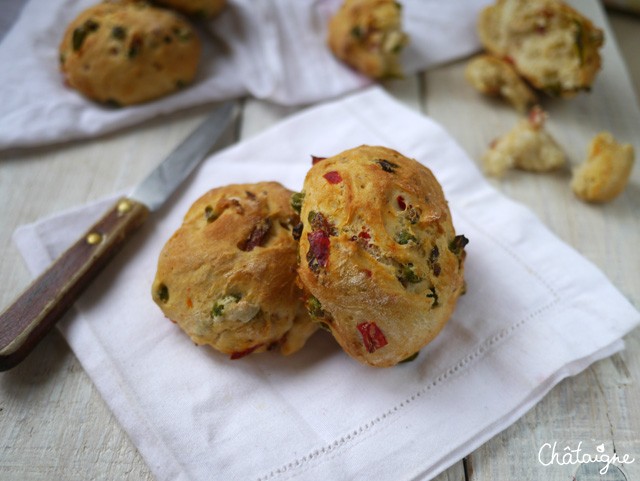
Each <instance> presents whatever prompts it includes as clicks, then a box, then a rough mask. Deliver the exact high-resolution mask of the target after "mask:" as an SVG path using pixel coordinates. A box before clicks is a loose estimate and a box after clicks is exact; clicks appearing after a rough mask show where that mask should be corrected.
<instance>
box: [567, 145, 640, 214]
mask: <svg viewBox="0 0 640 481" xmlns="http://www.w3.org/2000/svg"><path fill="white" fill-rule="evenodd" d="M634 158H635V154H634V150H633V146H632V145H631V144H620V143H618V142H617V141H616V140H615V139H614V137H613V135H611V134H610V133H609V132H600V133H599V134H598V135H596V136H595V137H594V138H593V139H592V140H591V143H590V144H589V147H588V153H587V159H586V160H585V162H584V163H583V164H582V165H580V166H578V167H577V168H576V169H575V170H574V172H573V178H572V180H571V188H572V189H573V192H574V193H575V195H576V196H577V197H578V198H580V199H582V200H584V201H587V202H608V201H610V200H612V199H614V198H615V197H617V196H618V195H620V193H621V192H622V191H623V190H624V189H625V187H626V185H627V183H628V181H629V176H630V175H631V169H632V168H633V162H634Z"/></svg>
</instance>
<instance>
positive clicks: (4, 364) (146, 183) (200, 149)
mask: <svg viewBox="0 0 640 481" xmlns="http://www.w3.org/2000/svg"><path fill="white" fill-rule="evenodd" d="M235 112H236V109H235V102H233V101H229V102H226V103H223V104H221V105H220V106H218V107H217V108H216V109H215V110H214V111H213V112H212V113H211V114H210V115H209V116H208V117H207V118H206V119H205V120H204V122H202V124H201V125H200V126H198V127H197V128H196V130H194V131H193V133H191V134H190V135H189V136H188V137H187V138H186V139H185V140H184V141H183V142H182V143H181V144H180V145H179V146H178V147H177V148H176V149H175V150H174V151H173V152H172V153H171V154H169V156H167V157H166V158H165V159H164V160H163V161H162V162H161V163H160V164H159V165H158V166H157V167H156V168H155V169H154V170H152V171H151V173H149V175H148V176H147V177H146V178H145V179H144V180H143V181H142V182H141V183H140V184H139V185H138V186H137V187H135V189H134V190H133V191H132V192H131V194H130V195H128V196H125V197H123V198H121V199H119V200H118V201H117V202H116V203H115V204H114V205H113V206H112V207H111V208H110V209H109V210H108V211H107V213H106V214H105V215H104V216H103V217H102V218H101V219H100V220H99V221H98V222H96V223H95V224H94V225H93V226H92V227H91V228H90V229H89V230H88V231H87V232H86V233H85V235H84V236H82V237H81V238H80V239H78V240H77V241H76V242H75V243H74V244H73V245H72V246H71V247H70V248H69V249H68V250H67V251H65V252H64V253H63V254H62V255H61V256H60V257H59V258H58V259H56V260H55V261H54V262H53V263H52V264H51V266H50V267H49V268H48V269H47V270H46V271H45V272H44V273H43V274H42V275H40V277H38V278H37V279H36V280H35V281H34V282H33V283H32V284H31V285H30V286H29V287H28V288H27V289H26V290H25V291H24V292H23V293H22V294H21V295H20V296H19V297H18V298H17V299H16V300H15V302H14V303H13V304H11V305H10V306H9V307H8V308H7V310H6V311H4V312H3V313H2V315H0V371H5V370H7V369H10V368H12V367H14V366H15V365H17V364H18V363H20V361H22V360H23V359H24V358H25V357H26V356H27V355H28V354H29V353H30V352H31V351H32V350H33V348H34V347H35V346H36V345H37V344H38V342H40V340H41V339H42V338H43V337H44V336H45V335H46V334H47V333H48V332H49V330H51V328H52V327H53V326H54V324H55V323H56V322H57V321H58V320H59V319H60V318H61V317H62V316H63V315H64V314H65V312H67V311H68V310H69V308H70V307H71V306H72V305H73V303H74V301H75V300H76V299H77V298H78V297H79V296H80V294H81V293H82V292H83V291H84V289H85V288H86V287H87V286H88V284H89V283H90V282H91V280H93V279H94V278H95V277H96V276H97V275H98V273H99V272H100V271H101V270H102V269H103V268H104V267H105V266H106V264H107V262H108V261H109V259H111V258H112V257H113V256H114V255H115V254H116V253H117V252H118V251H119V250H120V249H121V248H122V247H123V246H124V244H125V243H126V241H127V240H129V239H130V238H131V237H132V235H133V234H134V232H136V230H137V229H138V228H139V227H140V226H141V225H142V224H143V223H144V221H145V220H146V219H147V217H148V216H149V213H150V212H153V211H156V210H157V209H158V208H159V207H160V206H162V204H163V203H164V202H165V201H166V200H167V199H168V198H169V197H170V196H171V194H172V193H173V192H174V191H175V190H176V188H177V187H178V186H179V185H180V184H181V183H182V182H183V181H184V180H185V179H186V178H187V177H188V176H189V174H190V173H191V172H192V171H193V170H194V169H195V167H196V166H197V165H198V164H199V163H200V162H201V161H202V160H203V159H204V158H205V156H206V154H207V153H208V152H209V151H210V150H211V149H212V148H213V146H214V145H215V144H216V142H217V141H218V140H219V139H220V137H221V135H222V133H223V132H224V131H225V130H226V128H227V126H228V125H229V124H230V122H231V120H232V119H233V118H234V117H235V115H234V114H235Z"/></svg>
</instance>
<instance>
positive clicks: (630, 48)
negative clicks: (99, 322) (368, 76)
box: [0, 2, 640, 481]
mask: <svg viewBox="0 0 640 481" xmlns="http://www.w3.org/2000/svg"><path fill="white" fill-rule="evenodd" d="M574 3H576V2H574ZM607 15H608V19H609V22H610V25H611V30H612V32H613V34H614V36H615V38H616V39H617V42H618V46H619V50H620V52H621V54H622V57H623V59H624V60H625V62H626V64H627V68H628V70H629V73H630V75H631V78H632V81H633V85H634V88H635V91H636V92H640V55H639V53H640V51H639V50H638V49H639V46H640V17H633V16H630V15H627V14H623V13H616V12H607ZM609 41H610V40H609ZM464 65H465V62H464V61H460V62H455V63H452V64H448V65H445V66H442V67H439V68H437V69H433V70H430V71H429V72H427V73H423V74H419V75H416V76H412V77H410V78H407V79H405V80H403V81H397V82H394V83H391V84H388V85H387V86H386V87H387V88H388V90H389V91H390V92H391V93H392V94H393V95H394V96H395V97H396V98H398V99H399V100H401V101H403V102H406V103H407V104H408V105H410V106H412V107H414V108H416V109H419V110H421V111H422V112H424V113H426V114H428V115H430V116H431V117H432V118H434V119H435V120H436V121H438V122H440V123H441V124H443V125H444V126H445V128H447V129H448V130H449V132H450V133H451V135H452V136H453V137H454V138H456V140H457V141H458V142H459V143H460V144H461V145H462V147H463V148H464V149H465V150H466V151H467V152H468V153H469V155H470V156H471V157H472V158H474V159H475V160H476V161H478V159H479V156H480V155H481V154H482V152H483V151H484V149H485V148H486V145H487V144H488V142H489V141H490V140H491V138H492V137H491V135H493V136H497V135H498V134H500V133H502V132H501V131H496V126H495V125H493V126H491V129H490V128H489V126H488V125H487V123H486V122H484V120H483V118H482V116H481V113H483V112H486V111H487V109H493V110H496V109H497V111H498V112H501V113H500V114H498V115H497V117H496V118H498V117H499V116H500V115H502V116H503V119H502V120H498V121H495V119H493V120H492V122H493V121H495V122H497V125H501V126H504V129H505V130H506V129H507V128H508V127H510V126H511V125H512V124H513V119H514V118H515V117H514V115H515V114H513V113H512V112H510V113H506V112H507V111H506V108H504V107H501V106H498V105H497V104H496V103H492V102H489V101H487V100H485V99H481V98H479V96H477V95H476V94H475V93H474V92H472V91H471V90H470V89H469V88H468V87H466V86H465V85H464V81H463V80H462V71H463V69H464ZM629 101H631V100H629ZM463 107H464V108H465V109H467V110H466V111H465V110H462V109H463ZM474 108H476V109H479V110H478V111H477V112H475V113H474V111H473V110H472V109H474ZM469 109H471V110H469ZM295 110H296V109H292V108H284V107H278V106H274V105H270V104H267V103H265V102H261V101H257V100H252V99H247V100H245V101H244V104H243V113H242V116H241V118H240V120H239V123H238V128H237V132H238V134H237V136H238V139H244V138H246V137H249V136H251V135H253V134H255V133H257V132H259V131H261V130H263V129H264V128H266V127H268V126H269V125H272V124H273V123H274V122H277V121H278V120H279V119H281V118H283V117H285V116H287V115H289V114H290V113H292V112H294V111H295ZM205 112H206V108H204V107H203V108H197V109H192V110H189V111H187V112H182V113H178V114H175V115H172V116H170V117H167V118H162V119H157V120H154V121H151V122H148V123H145V124H143V125H140V126H137V127H135V128H131V129H128V130H126V131H124V132H118V133H115V134H111V135H107V136H105V137H102V138H99V139H94V140H90V141H83V142H75V143H71V144H68V145H62V146H55V147H48V148H37V149H31V150H25V151H21V152H18V153H16V152H13V153H10V152H4V153H0V219H1V222H0V249H1V251H2V256H0V285H1V286H2V288H1V289H0V307H5V306H7V305H8V304H9V303H10V301H12V300H13V299H14V298H15V297H16V296H17V295H18V293H19V292H20V291H21V290H22V289H23V288H24V287H26V286H27V284H28V283H29V281H30V276H29V274H28V272H27V269H26V268H25V265H24V263H23V261H22V259H21V258H20V256H19V254H18V251H17V249H16V247H15V246H14V244H13V243H12V240H11V236H12V233H13V231H14V230H15V228H16V227H17V226H19V225H20V224H24V223H28V222H33V221H35V220H37V219H39V218H41V217H43V216H46V215H50V214H53V213H56V212H58V211H60V210H61V209H65V208H69V207H73V206H77V205H81V204H84V203H86V202H88V201H91V200H94V199H99V198H102V197H104V196H107V195H108V194H111V193H112V192H114V191H117V190H122V189H125V188H127V187H129V186H131V185H134V184H135V183H136V182H137V181H139V180H140V179H142V178H143V176H144V175H145V174H146V173H147V172H148V171H149V169H150V168H151V167H152V166H154V165H155V164H156V163H157V161H158V160H159V159H161V158H162V157H163V156H164V155H165V154H166V153H167V152H168V151H170V150H171V149H172V147H173V146H174V145H176V144H177V143H178V142H179V141H180V140H181V139H182V138H183V137H184V136H185V135H186V134H187V133H188V132H189V131H190V130H191V129H192V128H194V127H195V125H196V124H197V123H198V122H199V121H200V120H201V119H202V118H203V116H204V114H205ZM492 129H493V130H492ZM492 132H493V133H492ZM635 132H636V133H637V137H638V136H640V125H636V126H635ZM584 148H585V147H583V146H579V149H582V150H584ZM573 152H575V150H571V149H570V152H569V154H570V160H571V162H572V163H574V164H575V163H578V162H580V161H581V160H582V158H578V156H577V155H575V154H573V155H572V153H573ZM639 174H640V167H638V166H637V165H636V167H635V169H634V174H633V180H632V184H631V185H630V186H629V188H628V189H627V190H626V191H625V193H624V194H623V195H622V196H621V197H620V198H618V199H616V200H615V201H614V202H612V203H610V204H607V205H603V206H597V207H594V206H588V205H585V204H583V203H581V202H579V201H578V200H576V199H574V198H573V197H572V196H571V194H570V192H569V191H568V190H567V189H568V187H567V183H568V179H569V174H568V173H567V172H564V173H559V174H552V175H547V176H542V177H541V176H537V175H534V174H527V173H518V174H516V175H509V176H507V178H505V179H503V180H500V181H495V180H492V181H491V182H492V183H493V184H494V185H495V187H496V188H497V189H499V190H501V191H502V192H504V193H505V194H506V195H508V196H510V197H512V198H514V199H515V200H518V201H520V202H522V203H523V204H525V205H527V206H529V207H530V208H531V209H533V210H534V211H535V212H536V214H537V215H538V216H539V217H540V218H541V219H542V221H543V222H544V223H545V224H546V225H547V226H548V227H549V228H550V229H551V230H552V231H554V232H555V233H556V234H557V235H558V236H559V237H560V238H561V239H563V240H564V241H565V242H567V243H569V244H570V245H572V246H573V247H575V248H576V249H577V250H578V251H579V252H581V253H582V254H583V255H584V256H585V257H587V258H588V259H590V260H591V261H592V262H594V263H595V264H596V265H597V266H598V267H599V268H600V269H602V270H603V271H604V272H605V274H607V276H608V277H609V278H610V280H611V281H612V282H613V284H614V285H615V286H616V287H617V288H618V289H619V290H620V291H621V292H622V293H623V294H624V295H625V296H626V297H627V298H628V299H629V300H630V301H631V302H632V303H633V304H634V305H635V306H636V307H640V253H639V252H640V249H639V248H638V246H639V245H640V220H639V219H640V216H639V215H638V207H639V206H640V175H639ZM625 341H626V345H627V349H626V350H625V351H623V352H622V353H620V354H616V355H614V356H612V357H610V358H608V359H605V360H603V361H600V362H598V363H596V364H594V365H592V366H591V367H590V368H589V369H587V370H586V371H584V372H583V373H581V374H580V375H578V376H575V377H573V378H569V379H566V380H565V381H563V382H561V383H560V384H559V385H558V386H556V387H555V388H554V389H553V390H552V391H551V392H550V393H549V394H548V395H547V396H546V397H545V398H544V399H543V400H542V402H540V403H539V404H538V405H537V406H536V407H535V408H533V409H532V410H531V411H530V412H529V413H527V414H526V415H525V416H524V417H523V418H522V419H520V420H519V421H518V422H516V423H515V424H513V425H512V426H511V427H510V428H508V429H507V430H505V431H504V432H502V433H501V434H499V435H498V436H496V437H495V438H493V439H492V440H491V441H489V442H487V443H486V444H485V445H483V446H482V447H480V448H479V449H477V450H476V451H474V452H473V453H471V454H470V455H469V456H467V457H466V458H465V459H464V460H462V461H460V462H458V463H456V464H455V465H454V466H452V467H451V468H450V469H448V470H447V471H445V472H444V473H442V474H441V475H440V476H439V477H438V478H437V479H438V480H477V481H484V480H487V481H488V480H503V479H504V480H507V479H508V480H525V479H547V480H571V479H572V478H573V479H577V481H591V480H600V479H616V480H623V479H625V477H623V474H622V473H625V475H626V479H628V480H632V479H636V480H637V479H640V384H639V383H640V331H639V330H636V331H634V332H632V333H631V334H630V335H629V336H627V337H626V339H625ZM547 442H548V443H553V442H557V445H558V449H564V447H571V448H573V449H575V448H577V447H578V445H579V443H580V442H583V443H584V444H585V445H586V444H589V445H590V446H593V445H594V443H598V444H599V443H605V445H606V446H607V447H608V450H609V451H610V450H611V448H612V447H613V449H614V450H615V452H616V453H617V454H618V455H619V456H620V457H622V455H623V454H629V456H630V457H632V458H637V461H636V462H635V463H631V464H626V465H624V466H623V467H622V471H619V470H616V469H613V468H612V469H610V470H609V472H608V473H607V476H602V477H600V475H598V474H597V473H594V472H593V470H591V472H587V471H588V470H586V469H585V466H582V467H579V466H578V465H564V466H560V465H553V466H547V467H545V466H542V465H541V464H540V463H539V461H538V452H539V449H540V448H541V446H542V445H543V444H544V443H547ZM574 476H575V478H574ZM0 479H1V480H6V481H14V480H15V481H18V480H20V481H28V480H53V479H60V480H69V481H74V480H77V481H80V480H82V481H86V480H94V479H95V480H102V479H105V480H106V479H109V480H111V479H114V480H115V479H134V480H151V479H153V476H152V475H151V473H150V471H149V468H148V467H147V466H146V464H145V462H144V460H143V459H142V458H141V456H140V454H139V453H138V451H137V450H136V448H135V446H134V445H133V444H132V442H131V441H130V440H129V438H128V437H127V434H126V433H125V432H124V431H123V430H122V428H121V427H120V426H119V425H118V424H117V422H116V420H115V419H114V417H113V415H112V414H111V412H110V411H109V409H108V407H107V406H106V405H105V403H104V401H103V400H102V398H101V397H100V395H99V394H98V392H97V391H96V389H95V388H94V386H93V384H92V383H91V380H90V379H89V377H88V376H87V375H86V374H85V372H84V371H83V369H82V367H81V366H80V365H79V363H78V361H77V359H76V358H75V356H74V355H73V353H72V352H71V351H70V350H69V348H68V347H67V345H66V343H65V341H64V339H63V338H62V337H61V335H60V334H59V333H58V332H57V331H54V332H52V333H51V334H50V335H48V337H47V338H46V339H45V340H44V341H43V342H42V343H41V345H40V346H39V347H38V348H37V349H36V351H35V352H34V353H33V354H32V355H31V356H30V357H29V358H28V359H27V360H26V361H24V362H23V363H22V364H21V365H20V366H18V367H17V368H15V369H13V370H11V371H8V372H6V373H2V374H0Z"/></svg>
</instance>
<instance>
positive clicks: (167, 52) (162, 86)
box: [60, 1, 200, 106]
mask: <svg viewBox="0 0 640 481" xmlns="http://www.w3.org/2000/svg"><path fill="white" fill-rule="evenodd" d="M199 60H200V39H199V38H198V35H197V34H196V32H195V30H194V29H193V28H192V27H191V25H190V24H189V23H188V22H187V21H186V20H184V19H183V18H182V17H180V16H179V15H178V14H176V13H174V12H172V11H170V10H165V9H162V8H156V7H152V6H150V5H148V4H147V3H141V2H126V1H123V2H103V3H100V4H98V5H95V6H93V7H90V8H88V9H87V10H85V11H83V12H82V13H80V15H78V17H77V18H76V19H75V20H73V22H71V24H70V25H69V26H68V27H67V30H66V32H65V34H64V37H63V39H62V42H61V43H60V68H61V70H62V72H63V74H64V76H65V80H66V83H67V84H68V85H69V86H70V87H72V88H74V89H76V90H78V91H79V92H81V93H82V94H84V95H85V96H86V97H88V98H90V99H93V100H96V101H98V102H103V103H108V104H112V105H117V106H122V105H131V104H138V103H141V102H146V101H148V100H152V99H156V98H158V97H161V96H164V95H167V94H169V93H171V92H175V91H176V90H179V89H181V88H183V87H185V86H186V85H188V84H189V83H191V82H192V81H193V79H194V77H195V75H196V71H197V68H198V63H199Z"/></svg>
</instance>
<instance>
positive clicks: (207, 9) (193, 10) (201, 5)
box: [155, 0, 227, 18]
mask: <svg viewBox="0 0 640 481" xmlns="http://www.w3.org/2000/svg"><path fill="white" fill-rule="evenodd" d="M155 2H156V3H159V4H161V5H164V6H165V7H169V8H172V9H174V10H177V11H179V12H182V13H184V14H186V15H193V16H196V17H198V18H212V17H215V16H216V15H218V14H219V13H220V12H221V11H222V10H223V9H224V7H225V6H226V5H227V0H155Z"/></svg>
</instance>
